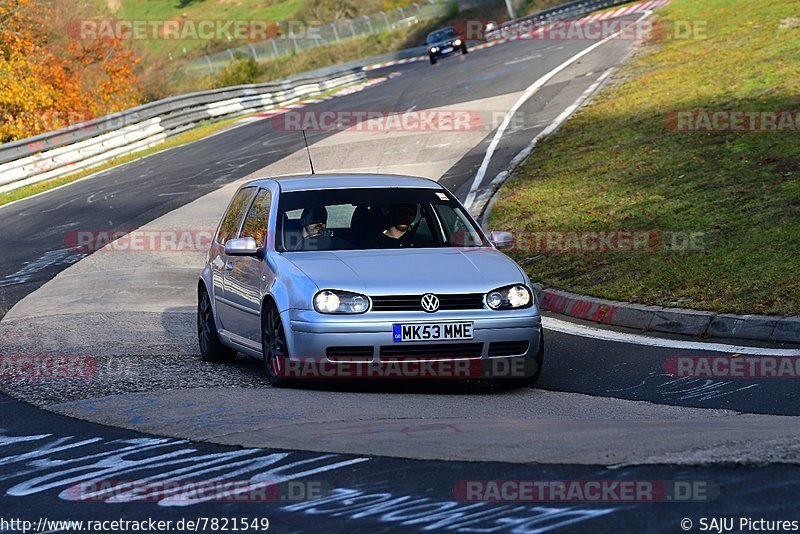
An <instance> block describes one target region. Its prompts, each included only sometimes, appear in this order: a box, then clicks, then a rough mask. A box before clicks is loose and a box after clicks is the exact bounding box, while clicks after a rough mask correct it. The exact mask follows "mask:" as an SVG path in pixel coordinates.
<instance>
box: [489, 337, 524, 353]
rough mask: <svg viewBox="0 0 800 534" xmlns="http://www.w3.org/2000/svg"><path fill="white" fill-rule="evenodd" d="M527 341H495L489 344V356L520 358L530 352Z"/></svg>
mask: <svg viewBox="0 0 800 534" xmlns="http://www.w3.org/2000/svg"><path fill="white" fill-rule="evenodd" d="M528 345H529V343H528V342H527V341H494V342H492V343H489V356H490V357H491V356H519V355H521V354H525V353H526V352H528Z"/></svg>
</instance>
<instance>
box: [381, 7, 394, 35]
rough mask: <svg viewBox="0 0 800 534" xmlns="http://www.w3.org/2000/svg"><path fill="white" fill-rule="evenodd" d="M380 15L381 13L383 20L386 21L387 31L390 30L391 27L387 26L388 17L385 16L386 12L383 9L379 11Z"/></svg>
mask: <svg viewBox="0 0 800 534" xmlns="http://www.w3.org/2000/svg"><path fill="white" fill-rule="evenodd" d="M381 15H383V20H385V21H386V31H387V32H388V31H391V29H392V27H391V26H389V17H387V16H386V12H385V11H381Z"/></svg>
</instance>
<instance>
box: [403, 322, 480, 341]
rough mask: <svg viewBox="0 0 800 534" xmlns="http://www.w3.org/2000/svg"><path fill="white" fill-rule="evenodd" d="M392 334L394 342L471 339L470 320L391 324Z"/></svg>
mask: <svg viewBox="0 0 800 534" xmlns="http://www.w3.org/2000/svg"><path fill="white" fill-rule="evenodd" d="M392 334H393V336H394V341H395V343H402V342H404V341H442V340H450V339H472V321H468V322H461V323H412V324H393V325H392Z"/></svg>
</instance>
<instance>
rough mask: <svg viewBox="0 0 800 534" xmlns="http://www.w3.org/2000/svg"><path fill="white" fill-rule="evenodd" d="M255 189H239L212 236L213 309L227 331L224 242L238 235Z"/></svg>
mask: <svg viewBox="0 0 800 534" xmlns="http://www.w3.org/2000/svg"><path fill="white" fill-rule="evenodd" d="M256 190H257V188H256V187H245V188H243V189H240V190H239V191H238V192H237V193H236V194H235V195H234V196H233V199H232V200H231V203H230V204H229V205H228V209H227V210H226V211H225V215H223V216H222V222H220V224H219V228H218V229H217V234H216V236H214V245H213V246H212V247H211V257H210V258H209V259H210V262H209V263H210V265H211V277H212V280H213V284H214V307H215V309H216V312H217V319H218V320H219V322H220V323H222V328H223V329H225V330H228V323H227V321H226V317H227V316H228V315H229V314H228V313H226V312H227V311H228V303H227V300H226V299H225V273H226V271H227V269H229V268H232V267H233V264H231V263H230V262H229V261H228V260H229V259H228V257H227V255H226V254H225V242H226V241H228V239H233V238H234V237H236V236H237V235H238V233H239V228H241V226H242V219H243V218H244V214H245V212H246V211H247V208H248V207H249V206H250V202H251V201H252V199H253V196H254V195H255V194H256Z"/></svg>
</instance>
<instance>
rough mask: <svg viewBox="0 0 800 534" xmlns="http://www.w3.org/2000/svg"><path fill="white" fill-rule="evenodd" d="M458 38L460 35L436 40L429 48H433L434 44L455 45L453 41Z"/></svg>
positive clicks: (440, 45)
mask: <svg viewBox="0 0 800 534" xmlns="http://www.w3.org/2000/svg"><path fill="white" fill-rule="evenodd" d="M456 39H458V37H450V38H448V39H444V40H443V41H436V42H435V43H431V44H429V45H428V48H431V47H432V46H439V47H445V46H453V43H455V42H456Z"/></svg>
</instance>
